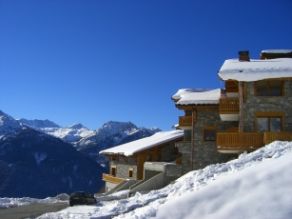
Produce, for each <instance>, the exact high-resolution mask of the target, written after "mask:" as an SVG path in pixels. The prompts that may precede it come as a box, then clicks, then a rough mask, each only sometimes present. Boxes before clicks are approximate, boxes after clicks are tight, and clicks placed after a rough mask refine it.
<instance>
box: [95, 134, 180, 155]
mask: <svg viewBox="0 0 292 219" xmlns="http://www.w3.org/2000/svg"><path fill="white" fill-rule="evenodd" d="M183 135H184V133H183V131H182V130H173V131H164V132H157V133H155V134H154V135H152V136H150V137H146V138H141V139H139V140H136V141H132V142H129V143H126V144H122V145H118V146H116V147H112V148H109V149H106V150H102V151H100V152H99V153H100V154H121V155H125V156H127V157H128V156H131V155H133V154H135V153H137V152H139V151H143V150H146V149H149V148H153V147H155V146H158V145H161V144H163V143H166V142H169V141H172V140H176V139H178V138H181V137H183Z"/></svg>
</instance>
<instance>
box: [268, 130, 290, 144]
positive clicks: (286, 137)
mask: <svg viewBox="0 0 292 219" xmlns="http://www.w3.org/2000/svg"><path fill="white" fill-rule="evenodd" d="M276 140H278V141H292V132H265V133H264V143H265V144H269V143H271V142H273V141H276Z"/></svg>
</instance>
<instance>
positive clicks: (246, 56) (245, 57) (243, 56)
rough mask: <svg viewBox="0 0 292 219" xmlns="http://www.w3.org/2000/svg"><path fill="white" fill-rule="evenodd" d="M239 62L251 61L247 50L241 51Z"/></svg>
mask: <svg viewBox="0 0 292 219" xmlns="http://www.w3.org/2000/svg"><path fill="white" fill-rule="evenodd" d="M238 60H239V61H244V62H249V61H250V59H249V51H248V50H246V51H239V52H238Z"/></svg>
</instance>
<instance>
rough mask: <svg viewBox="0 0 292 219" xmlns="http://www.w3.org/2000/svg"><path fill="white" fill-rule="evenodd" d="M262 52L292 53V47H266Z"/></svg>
mask: <svg viewBox="0 0 292 219" xmlns="http://www.w3.org/2000/svg"><path fill="white" fill-rule="evenodd" d="M261 53H282V54H285V53H292V49H265V50H262V51H261Z"/></svg>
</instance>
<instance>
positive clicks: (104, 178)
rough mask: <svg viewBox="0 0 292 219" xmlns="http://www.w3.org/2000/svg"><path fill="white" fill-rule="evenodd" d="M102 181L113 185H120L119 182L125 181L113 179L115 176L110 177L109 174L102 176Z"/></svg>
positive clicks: (117, 178)
mask: <svg viewBox="0 0 292 219" xmlns="http://www.w3.org/2000/svg"><path fill="white" fill-rule="evenodd" d="M102 180H103V181H106V182H110V183H114V184H120V183H121V182H123V181H125V179H122V178H119V177H115V176H112V175H110V174H105V173H103V174H102Z"/></svg>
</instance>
